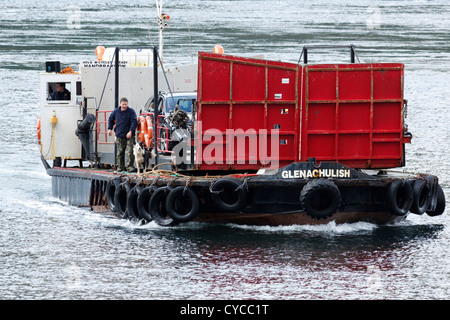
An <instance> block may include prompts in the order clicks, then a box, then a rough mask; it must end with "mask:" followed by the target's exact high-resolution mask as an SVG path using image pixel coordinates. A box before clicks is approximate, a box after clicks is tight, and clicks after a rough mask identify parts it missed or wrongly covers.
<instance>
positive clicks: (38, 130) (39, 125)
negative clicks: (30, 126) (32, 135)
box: [37, 116, 41, 144]
mask: <svg viewBox="0 0 450 320" xmlns="http://www.w3.org/2000/svg"><path fill="white" fill-rule="evenodd" d="M37 138H38V143H39V144H41V117H40V116H39V117H38V121H37Z"/></svg>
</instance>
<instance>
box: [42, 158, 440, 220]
mask: <svg viewBox="0 0 450 320" xmlns="http://www.w3.org/2000/svg"><path fill="white" fill-rule="evenodd" d="M314 168H317V166H316V165H315V164H314V163H310V162H305V163H294V164H291V165H289V166H287V167H285V168H282V169H280V170H278V171H277V172H276V173H272V174H256V173H252V174H239V173H236V174H234V175H227V176H213V177H212V176H210V177H208V176H194V175H190V176H189V175H186V174H180V173H176V172H167V171H162V172H158V171H152V172H149V173H146V174H141V175H137V174H131V173H130V174H128V173H122V174H117V173H114V172H113V171H110V170H101V169H90V168H62V167H54V168H51V167H47V173H48V174H49V175H50V176H51V177H52V190H53V196H55V197H57V198H59V199H61V200H63V201H66V202H68V203H69V204H70V205H75V206H82V207H89V208H90V209H91V210H92V211H95V212H98V213H102V214H111V215H114V216H117V217H119V218H132V217H134V218H135V219H134V220H140V221H144V222H149V221H151V220H155V219H152V218H151V217H154V216H153V215H152V213H147V215H144V216H142V215H139V213H137V214H134V215H132V214H130V212H129V211H130V210H131V209H130V208H129V206H128V205H129V203H130V201H136V200H129V198H130V197H129V194H130V190H132V189H133V190H137V187H139V188H138V189H139V192H141V190H143V189H145V188H147V189H148V188H152V192H153V191H154V190H157V189H160V188H164V189H167V193H169V192H170V191H171V190H172V189H174V188H178V189H179V190H180V192H181V190H182V191H183V192H182V193H180V194H179V195H180V196H181V194H183V195H184V191H186V190H187V189H190V190H193V191H192V193H193V194H194V195H195V199H196V201H198V212H195V214H194V215H192V217H186V219H184V217H183V216H181V218H183V220H181V218H180V221H178V220H177V219H173V215H172V214H168V213H167V212H164V214H163V213H161V212H160V213H159V214H160V216H158V219H157V220H155V222H156V223H158V224H161V225H164V226H173V225H177V224H179V223H183V222H188V221H197V222H207V223H235V224H246V225H267V226H279V225H284V226H285V225H319V224H327V223H330V222H332V221H333V222H335V223H336V224H342V223H355V222H368V223H373V224H377V225H384V224H392V223H397V222H400V221H403V220H405V219H406V218H407V216H408V214H409V208H408V210H406V212H398V211H397V212H396V211H395V210H392V207H391V205H390V203H389V198H390V197H389V194H388V192H389V190H390V189H389V188H392V186H391V185H393V184H395V183H394V182H395V181H401V182H402V184H410V185H413V183H414V182H415V181H416V180H426V179H425V178H424V176H422V175H420V174H419V175H407V174H405V173H397V174H396V175H392V174H387V173H383V174H381V175H380V174H377V175H368V174H366V173H361V172H360V171H357V170H353V169H350V168H347V167H345V166H343V165H341V164H337V163H332V164H325V163H322V164H321V170H322V173H323V174H329V175H335V176H334V177H328V178H324V177H321V178H319V177H316V178H314V177H313V178H306V177H303V175H307V174H309V173H308V172H309V171H308V170H317V169H314ZM327 170H328V171H327ZM341 170H344V171H341ZM305 172H306V173H305ZM311 172H316V173H317V172H318V171H311ZM300 176H301V177H300ZM426 177H427V179H428V180H426V181H436V182H435V183H436V184H437V178H435V177H433V176H426ZM430 177H432V178H433V179H431V178H430ZM218 180H220V181H223V180H230V181H234V183H236V184H235V185H234V187H233V188H232V189H231V192H232V193H233V192H236V193H237V192H240V193H241V194H242V195H245V198H244V200H243V202H242V205H241V206H240V207H236V206H235V204H229V203H225V202H222V203H218V202H217V198H218V195H217V194H219V195H220V193H221V192H223V189H222V190H219V189H217V190H219V191H214V188H215V187H214V186H215V183H217V181H218ZM230 181H228V182H230ZM313 181H315V182H319V181H321V182H327V183H328V184H331V185H333V186H335V189H336V190H338V191H337V192H338V193H339V199H338V200H336V201H337V202H336V206H335V208H334V209H333V210H334V211H332V212H331V213H326V214H324V213H323V212H324V211H323V210H322V209H323V208H320V210H322V211H320V210H319V209H317V210H316V212H313V211H311V210H309V209H308V208H309V207H308V203H305V200H304V199H303V198H305V194H306V193H307V191H305V190H306V189H308V188H309V189H310V191H311V190H312V191H313V192H314V189H312V188H313V187H310V185H313V183H312V182H313ZM113 186H114V187H115V189H114V188H113ZM119 186H120V187H124V188H125V187H127V188H126V190H127V191H126V196H124V197H122V198H120V196H118V195H117V193H118V191H117V190H118V188H119ZM112 188H113V191H111V189H112ZM233 190H234V191H233ZM434 193H436V192H434ZM317 194H319V195H320V197H319V198H318V199H319V200H320V199H322V198H326V197H327V196H328V195H327V194H320V193H317ZM166 197H167V194H166V195H165V196H164V198H163V201H162V203H163V205H164V203H165V201H166ZM302 197H303V198H302ZM411 197H413V195H411ZM397 198H398V197H397ZM435 198H436V195H435V194H433V193H432V189H430V203H429V205H428V206H431V205H432V201H433V199H434V202H436V199H435ZM120 199H122V200H120ZM134 199H137V196H136V197H135V198H134ZM149 199H150V197H149ZM149 199H147V201H148V202H149V201H150V200H149ZM332 200H333V198H331V200H330V201H332ZM121 201H125V203H120V202H121ZM316 201H317V200H316ZM126 202H128V204H127V203H126ZM236 203H237V201H236ZM409 205H410V206H411V204H409ZM148 206H149V203H147V202H146V203H145V205H144V207H145V208H147V207H148ZM434 206H436V204H434ZM400 209H402V208H400ZM400 209H399V208H397V210H400ZM326 210H328V209H326ZM326 210H325V211H326ZM150 211H151V210H150ZM422 213H423V212H422ZM164 215H165V216H164ZM150 216H151V217H150ZM175 217H177V216H175Z"/></svg>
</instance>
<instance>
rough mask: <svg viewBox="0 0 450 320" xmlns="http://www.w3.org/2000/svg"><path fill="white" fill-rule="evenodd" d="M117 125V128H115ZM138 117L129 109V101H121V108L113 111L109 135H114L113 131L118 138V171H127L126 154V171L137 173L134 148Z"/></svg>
mask: <svg viewBox="0 0 450 320" xmlns="http://www.w3.org/2000/svg"><path fill="white" fill-rule="evenodd" d="M114 124H115V126H114ZM136 127H137V116H136V112H135V111H134V110H133V109H132V108H128V99H127V98H122V99H120V107H119V108H116V109H114V110H113V112H112V113H111V115H110V116H109V119H108V134H109V135H112V132H113V129H114V132H115V136H116V146H117V154H116V164H117V171H118V172H121V171H124V170H125V153H126V156H127V159H128V162H127V164H128V165H127V168H126V170H127V171H129V172H135V171H136V168H135V167H134V154H133V147H134V144H135V143H136V138H135V134H136Z"/></svg>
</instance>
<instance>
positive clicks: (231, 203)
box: [211, 177, 247, 211]
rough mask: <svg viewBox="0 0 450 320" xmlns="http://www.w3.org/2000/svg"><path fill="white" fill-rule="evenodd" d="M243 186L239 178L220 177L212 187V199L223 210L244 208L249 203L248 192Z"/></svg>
mask: <svg viewBox="0 0 450 320" xmlns="http://www.w3.org/2000/svg"><path fill="white" fill-rule="evenodd" d="M241 186H242V181H241V180H239V179H235V178H230V177H224V178H220V179H219V180H217V181H216V182H214V184H213V185H212V187H211V191H212V192H211V198H212V201H213V202H214V204H215V205H216V206H217V207H218V208H219V209H221V210H223V211H239V210H242V209H243V208H244V206H245V205H246V203H247V192H246V190H244V188H241Z"/></svg>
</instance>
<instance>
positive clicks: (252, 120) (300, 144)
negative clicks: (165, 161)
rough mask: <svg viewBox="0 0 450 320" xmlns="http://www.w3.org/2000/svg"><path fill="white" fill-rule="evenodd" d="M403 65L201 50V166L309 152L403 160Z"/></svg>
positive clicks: (320, 157)
mask: <svg viewBox="0 0 450 320" xmlns="http://www.w3.org/2000/svg"><path fill="white" fill-rule="evenodd" d="M403 70H404V66H403V65H402V64H392V63H391V64H342V65H334V64H333V65H307V66H301V65H297V64H292V63H285V62H277V61H268V60H259V59H249V58H242V57H234V56H228V55H223V54H213V53H205V52H200V53H199V74H198V109H197V120H198V121H199V122H198V123H199V125H198V127H197V132H196V133H197V136H198V138H199V139H198V142H199V143H198V144H197V168H198V169H209V170H214V169H225V170H249V169H259V168H260V167H264V166H266V167H267V166H269V165H270V166H273V165H274V163H275V162H277V164H278V166H279V167H282V166H284V165H287V164H289V163H292V162H295V161H307V160H308V159H309V158H316V160H317V161H318V162H320V161H336V162H340V163H342V164H345V165H347V166H349V167H352V168H379V169H381V168H392V167H400V166H403V165H404V147H403V146H404V143H405V142H409V141H408V140H407V138H408V137H405V136H404V133H405V129H404V114H403V112H404V100H403ZM275 160H276V161H275Z"/></svg>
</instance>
